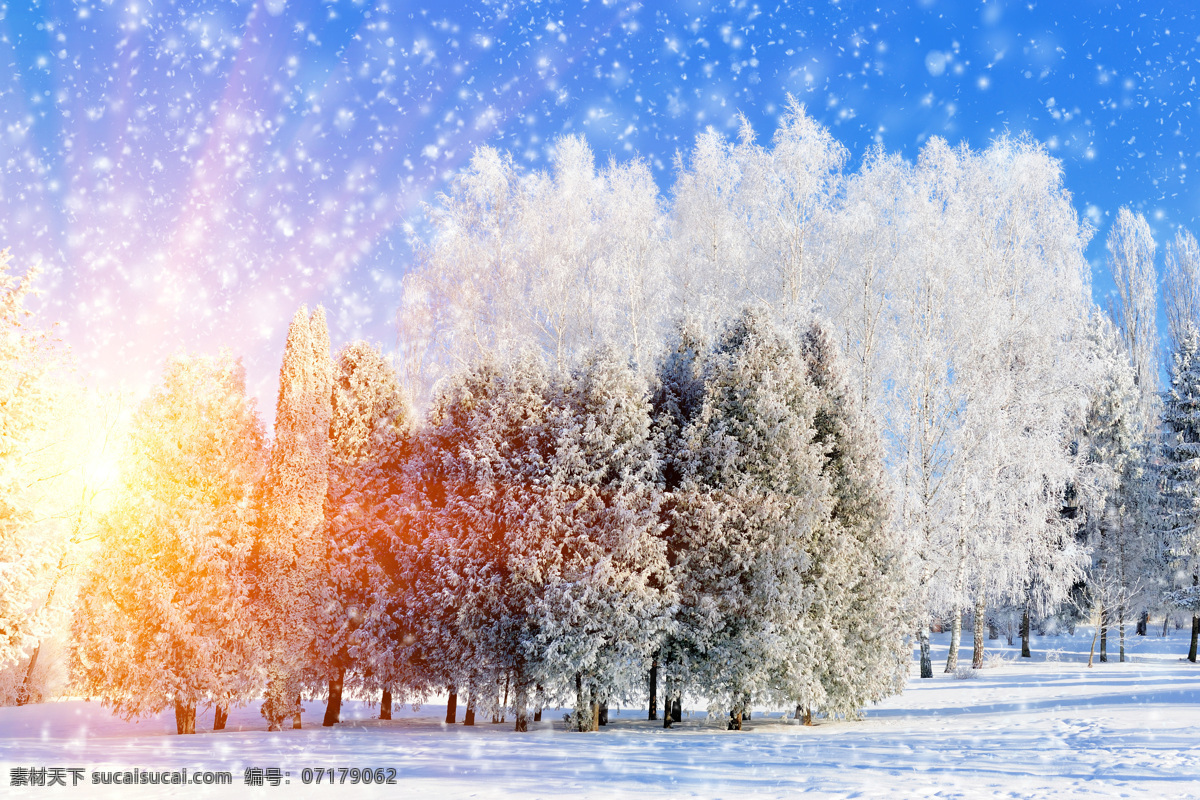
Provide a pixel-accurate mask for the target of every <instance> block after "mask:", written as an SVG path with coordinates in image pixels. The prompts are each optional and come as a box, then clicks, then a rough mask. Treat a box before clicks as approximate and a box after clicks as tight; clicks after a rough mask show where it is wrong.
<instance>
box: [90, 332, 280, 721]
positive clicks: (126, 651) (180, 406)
mask: <svg viewBox="0 0 1200 800" xmlns="http://www.w3.org/2000/svg"><path fill="white" fill-rule="evenodd" d="M263 467H264V442H263V433H262V426H261V424H260V422H259V421H258V418H257V416H256V414H255V409H254V401H253V400H252V399H250V398H248V397H247V396H246V392H245V378H244V374H243V371H242V368H241V365H240V363H237V362H234V361H233V360H232V358H231V357H230V356H228V355H222V356H220V357H218V358H215V359H203V358H178V359H174V360H172V361H171V362H169V363H168V365H167V370H166V374H165V376H164V380H163V385H162V386H161V387H160V388H159V389H158V390H157V391H156V392H155V394H154V395H153V396H152V397H150V399H148V400H147V401H146V402H145V403H144V404H143V405H142V406H141V408H140V409H139V410H138V412H137V414H136V415H135V417H134V419H133V421H132V424H131V430H130V433H129V440H128V445H127V448H126V453H125V455H124V458H123V460H122V468H121V488H120V490H119V493H118V497H117V499H116V501H115V503H114V504H113V506H112V508H111V510H110V511H109V513H108V514H107V515H106V517H105V518H104V520H103V523H102V531H101V535H102V541H103V546H102V548H101V551H100V553H99V554H98V556H97V557H96V559H95V561H94V563H93V564H92V565H91V569H90V571H89V573H88V577H87V579H86V581H85V583H84V586H83V588H82V590H81V593H80V599H79V605H78V609H77V612H76V616H75V622H74V635H75V641H76V647H75V653H74V674H75V680H76V683H77V685H78V687H79V689H80V690H81V691H82V692H84V693H86V694H88V695H94V696H99V697H101V698H103V700H104V702H105V703H106V704H108V705H111V706H112V707H113V708H115V709H116V710H117V712H118V713H120V714H122V715H123V716H126V717H129V718H134V717H144V716H148V715H152V714H155V713H157V712H159V711H161V710H162V709H163V708H165V707H167V706H168V705H170V704H172V703H173V704H174V706H175V716H176V722H177V729H178V731H179V733H195V723H196V705H197V703H201V702H210V703H213V704H214V705H216V706H217V707H218V709H227V708H228V707H229V705H230V704H235V703H239V702H242V701H244V700H246V699H248V698H249V697H250V696H251V694H252V693H254V692H256V691H257V689H258V688H259V686H260V685H261V684H260V683H259V676H260V673H259V671H258V664H259V655H260V654H259V652H258V650H257V647H256V644H257V642H258V641H259V639H258V636H257V635H256V627H257V626H256V621H255V619H254V614H253V609H252V606H251V599H250V592H251V583H252V580H253V578H252V575H251V574H250V572H249V571H248V569H247V566H248V565H247V561H248V559H249V557H250V553H251V548H252V546H253V544H254V541H255V537H256V521H257V520H256V514H257V512H256V506H255V493H256V491H257V486H258V481H259V480H260V478H261V476H262V471H263Z"/></svg>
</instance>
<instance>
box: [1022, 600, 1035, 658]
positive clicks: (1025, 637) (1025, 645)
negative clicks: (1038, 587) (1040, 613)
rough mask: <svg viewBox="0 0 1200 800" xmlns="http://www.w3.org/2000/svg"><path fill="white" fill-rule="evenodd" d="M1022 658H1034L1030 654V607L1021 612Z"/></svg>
mask: <svg viewBox="0 0 1200 800" xmlns="http://www.w3.org/2000/svg"><path fill="white" fill-rule="evenodd" d="M1021 658H1033V653H1031V652H1029V606H1026V607H1025V610H1024V611H1023V612H1021Z"/></svg>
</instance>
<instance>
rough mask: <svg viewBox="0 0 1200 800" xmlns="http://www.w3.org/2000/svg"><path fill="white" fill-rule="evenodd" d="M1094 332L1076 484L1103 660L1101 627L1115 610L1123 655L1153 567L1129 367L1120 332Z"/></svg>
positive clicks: (1146, 469)
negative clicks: (1096, 364)
mask: <svg viewBox="0 0 1200 800" xmlns="http://www.w3.org/2000/svg"><path fill="white" fill-rule="evenodd" d="M1093 338H1094V348H1095V354H1096V357H1097V358H1098V359H1099V361H1100V370H1101V377H1100V380H1099V381H1098V383H1097V386H1096V389H1095V392H1094V394H1093V397H1092V402H1091V404H1090V406H1089V409H1088V414H1087V417H1086V421H1085V424H1084V426H1083V428H1082V430H1081V432H1080V436H1079V442H1078V446H1079V455H1080V459H1081V461H1082V464H1081V468H1080V470H1079V474H1078V476H1077V479H1076V483H1075V486H1076V489H1077V494H1078V496H1079V506H1080V507H1081V508H1082V510H1083V514H1084V518H1085V521H1084V532H1085V533H1086V536H1087V541H1088V546H1089V548H1090V550H1091V556H1092V557H1091V565H1090V569H1089V571H1088V575H1087V590H1088V595H1089V599H1090V602H1091V606H1092V615H1093V618H1094V619H1095V621H1096V623H1097V634H1098V636H1099V641H1100V660H1101V661H1107V660H1108V653H1107V651H1108V639H1107V631H1108V627H1109V625H1110V624H1111V622H1112V621H1113V616H1114V614H1115V618H1116V622H1117V624H1118V626H1119V629H1120V634H1121V654H1120V657H1121V660H1122V661H1124V660H1125V635H1124V632H1125V624H1124V623H1125V620H1126V619H1127V618H1128V617H1129V615H1130V614H1131V613H1132V612H1133V611H1134V610H1136V608H1137V606H1138V604H1139V603H1140V601H1141V600H1142V598H1143V597H1144V596H1145V595H1146V594H1147V593H1149V592H1150V591H1151V590H1153V588H1154V586H1153V581H1154V578H1155V577H1156V573H1157V572H1158V570H1157V569H1156V566H1155V565H1156V561H1157V555H1158V552H1157V550H1158V547H1157V544H1158V542H1157V538H1156V537H1155V535H1154V533H1153V530H1152V528H1151V522H1152V519H1151V512H1152V511H1153V503H1152V498H1151V497H1150V496H1149V495H1150V492H1149V489H1151V488H1152V486H1151V485H1150V481H1151V477H1152V473H1151V470H1150V463H1149V460H1148V457H1149V451H1148V450H1147V448H1146V447H1145V439H1146V437H1145V432H1144V431H1143V430H1142V428H1141V422H1142V420H1141V417H1140V409H1139V400H1140V397H1139V393H1138V390H1137V385H1136V380H1135V373H1134V370H1133V365H1132V364H1131V363H1130V361H1129V357H1128V355H1127V353H1126V350H1125V347H1124V345H1123V343H1122V341H1121V339H1120V337H1119V336H1118V335H1117V333H1116V331H1115V330H1114V329H1113V328H1112V327H1111V326H1110V325H1108V324H1106V323H1105V322H1104V321H1103V320H1100V321H1098V322H1097V324H1096V327H1095V330H1094V332H1093Z"/></svg>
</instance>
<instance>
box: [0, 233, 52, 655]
mask: <svg viewBox="0 0 1200 800" xmlns="http://www.w3.org/2000/svg"><path fill="white" fill-rule="evenodd" d="M36 277H37V271H36V270H29V271H28V272H26V273H25V275H23V276H18V275H15V274H14V272H13V268H12V266H11V263H10V255H9V251H8V250H0V670H4V669H6V668H9V667H12V666H15V665H16V664H17V662H19V661H21V660H22V659H23V658H24V657H25V655H26V653H27V651H28V650H29V649H30V648H32V647H34V646H35V645H36V642H37V639H38V637H39V635H40V633H41V632H42V628H43V620H42V619H40V614H39V612H38V609H39V608H41V607H42V606H41V604H40V603H39V600H40V599H41V595H42V593H43V592H44V591H45V580H46V574H47V572H48V571H50V570H51V569H52V568H53V565H54V563H55V562H56V561H57V560H58V559H57V555H56V554H55V553H54V552H53V548H51V547H50V542H49V541H48V540H47V538H46V536H45V533H46V532H45V531H44V530H43V528H44V526H42V525H39V524H38V517H39V516H41V514H39V513H38V511H39V508H38V497H39V495H40V493H39V492H38V491H37V486H36V484H37V483H38V482H39V480H40V478H42V477H44V476H45V474H47V473H48V471H46V470H42V469H40V468H39V467H38V466H37V454H38V452H39V451H40V450H42V449H43V448H44V446H45V443H46V438H47V436H48V435H49V433H50V431H49V423H50V422H51V420H52V418H53V415H54V413H55V408H56V406H57V405H58V401H57V400H56V397H55V392H54V390H53V385H52V382H51V380H50V377H51V374H52V369H53V368H54V367H55V362H56V357H55V355H54V353H53V350H52V348H51V343H50V342H49V340H48V337H47V336H46V335H45V334H44V333H42V332H39V331H37V330H34V329H33V328H31V327H30V326H29V324H28V321H27V318H28V316H29V312H28V311H27V310H26V309H25V302H26V300H27V299H28V298H29V296H30V294H31V293H32V291H33V284H34V281H35V279H36Z"/></svg>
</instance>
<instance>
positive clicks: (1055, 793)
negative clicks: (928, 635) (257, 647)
mask: <svg viewBox="0 0 1200 800" xmlns="http://www.w3.org/2000/svg"><path fill="white" fill-rule="evenodd" d="M1160 630H1161V629H1159V630H1154V629H1153V628H1152V629H1151V635H1150V636H1148V637H1137V636H1133V635H1132V631H1130V634H1131V635H1130V636H1129V639H1128V649H1129V653H1130V654H1131V659H1132V660H1131V662H1130V663H1125V664H1120V663H1111V662H1110V663H1107V664H1100V663H1097V664H1096V665H1095V666H1094V667H1093V668H1092V669H1088V667H1087V666H1086V661H1087V654H1088V648H1089V646H1090V645H1091V641H1092V636H1091V631H1090V630H1089V629H1085V628H1080V629H1079V630H1078V631H1077V633H1076V635H1075V636H1061V637H1047V638H1042V639H1037V638H1035V640H1034V643H1033V646H1034V658H1033V659H1032V660H1029V661H1021V660H1020V659H1016V658H1015V656H1016V655H1017V654H1018V653H1019V649H1018V648H1019V644H1020V643H1019V641H1018V642H1017V643H1016V646H1015V647H1008V646H1006V645H1005V644H1004V640H1003V639H1001V640H999V641H988V642H987V644H988V646H989V647H988V652H989V657H990V658H991V660H992V662H996V661H999V660H1001V659H1003V663H1002V664H1001V665H1000V666H996V667H993V668H988V669H984V670H981V671H978V672H977V673H974V674H975V675H976V676H977V677H973V678H971V679H967V680H960V679H957V678H955V677H954V676H953V675H947V674H943V673H941V671H940V669H938V670H937V671H936V672H935V677H934V678H933V679H932V680H925V681H922V680H919V679H918V678H916V668H917V667H916V663H915V661H914V663H913V665H912V670H913V672H912V675H913V677H912V679H911V680H910V683H909V687H908V689H907V690H906V691H905V692H904V694H903V695H900V696H898V697H894V698H891V699H889V700H887V701H885V702H883V703H881V704H879V705H878V706H875V707H873V708H871V709H869V710H868V713H867V717H866V719H865V720H863V721H859V722H828V721H820V722H819V723H818V724H817V725H816V726H815V727H812V728H804V727H802V726H799V725H796V724H793V723H790V722H786V721H783V720H781V719H780V718H779V713H778V712H770V713H769V714H764V713H762V712H756V713H755V714H754V718H753V720H752V721H751V722H749V723H747V724H746V727H747V730H745V731H743V732H742V733H733V732H728V731H726V730H724V723H723V721H722V720H716V719H713V720H709V719H707V718H706V717H705V715H704V714H703V713H700V712H692V713H691V714H690V715H688V716H685V719H684V721H683V722H682V723H681V724H679V725H677V726H676V727H675V728H674V729H672V730H664V729H663V728H662V727H661V723H660V722H647V721H645V711H644V710H635V709H625V708H623V709H620V710H618V709H615V708H614V709H613V711H612V717H611V718H612V722H611V724H610V725H609V727H607V728H606V729H604V730H603V731H602V732H600V733H598V734H596V733H592V734H587V733H573V732H568V731H566V730H564V726H563V723H562V713H563V712H562V711H559V712H557V713H555V712H552V711H549V710H548V711H547V712H546V714H545V720H546V721H545V722H542V723H540V724H531V732H530V733H529V734H525V735H518V734H516V733H513V732H512V730H511V727H512V721H511V716H510V717H509V721H508V722H507V723H505V724H504V725H492V724H489V723H488V721H487V720H481V724H479V725H477V726H476V727H474V728H465V727H463V726H462V725H461V724H460V725H458V726H455V727H448V726H446V725H444V724H443V723H442V722H441V719H442V717H443V716H444V706H442V705H440V704H438V701H437V700H435V702H434V703H433V704H430V705H426V706H423V707H422V708H421V709H419V710H417V711H413V710H412V709H411V708H410V707H398V708H397V709H395V712H394V714H395V717H396V718H395V719H394V720H392V721H390V722H383V721H379V720H372V719H370V717H371V716H373V714H374V713H375V711H376V710H375V709H373V708H371V707H369V706H367V705H366V704H363V703H358V702H351V703H348V704H347V705H346V706H345V708H344V718H346V719H347V721H346V722H344V723H342V724H341V725H340V726H338V727H336V728H333V729H325V728H321V727H320V717H321V713H322V711H323V704H322V703H321V702H318V701H309V702H307V703H306V709H307V711H306V713H305V715H304V724H305V728H304V729H303V730H301V731H294V730H285V731H282V732H277V733H267V732H266V731H265V729H264V728H265V724H264V722H263V720H262V718H261V717H260V716H259V713H258V708H257V705H253V706H249V707H246V708H242V709H238V710H235V711H233V712H232V714H231V716H230V722H229V730H227V731H225V732H223V733H201V734H197V735H196V736H186V737H179V736H175V735H174V734H173V730H174V720H173V718H172V717H171V716H170V715H169V714H164V715H162V716H161V717H159V718H156V719H152V720H147V721H143V722H141V723H129V722H124V721H122V720H120V719H117V718H114V717H112V716H111V715H110V714H109V713H108V712H107V711H105V710H104V709H102V708H101V707H100V706H99V704H97V703H87V702H84V701H81V700H70V701H64V702H59V703H52V704H47V705H41V706H26V707H23V708H4V709H0V769H2V770H3V777H2V778H0V782H2V783H3V785H5V788H6V796H10V795H11V796H14V797H23V796H35V795H36V796H39V797H41V796H44V795H45V793H46V792H47V791H53V790H47V789H42V788H26V789H14V788H11V787H9V786H7V784H8V782H9V778H10V769H11V768H12V767H17V766H26V767H38V766H64V767H67V766H79V767H84V768H85V772H84V773H83V775H84V780H85V781H87V780H90V772H91V771H92V770H100V769H118V768H133V767H139V768H146V769H179V768H182V767H184V766H186V767H187V768H188V770H189V772H194V771H195V770H197V769H202V768H206V769H214V770H228V771H230V772H232V773H233V775H234V785H233V786H232V787H205V786H187V787H170V791H168V790H167V787H153V786H140V787H136V788H135V789H134V790H132V791H131V790H127V789H126V788H125V787H120V786H100V787H93V786H90V785H89V786H88V787H87V789H86V790H85V789H82V788H79V789H76V790H75V791H76V792H79V793H80V794H78V796H85V795H84V794H83V792H85V791H86V796H88V797H100V798H108V797H113V798H115V797H127V796H132V797H156V796H164V797H165V796H170V797H232V796H234V795H238V796H244V795H245V794H246V793H247V792H248V791H249V792H251V794H252V795H253V793H255V792H257V791H258V790H257V789H249V788H243V785H242V776H243V771H244V770H245V769H246V768H247V767H252V766H259V767H280V768H282V769H283V770H285V771H286V772H289V773H290V776H288V777H287V778H285V779H286V780H290V781H291V784H290V785H289V786H288V789H289V790H290V791H289V795H288V796H297V797H324V798H328V797H332V796H338V797H339V798H340V797H342V796H345V797H367V796H377V795H382V794H384V792H385V791H387V792H388V793H391V792H392V791H395V790H384V789H382V788H381V787H378V786H362V785H360V786H352V785H350V784H345V785H341V786H337V787H332V786H330V785H328V783H325V784H322V785H320V786H316V785H310V786H304V785H302V784H301V781H300V771H301V769H302V768H303V767H305V766H312V767H317V766H326V767H328V766H346V767H354V766H357V767H368V766H369V767H373V768H374V767H383V768H385V769H386V768H395V769H396V772H397V780H398V781H399V783H400V786H398V787H396V788H397V789H398V790H399V791H400V792H402V793H404V794H406V795H411V796H417V797H426V796H436V797H438V798H439V799H440V800H447V799H448V798H457V797H507V796H518V795H519V796H522V797H527V798H535V797H557V796H562V795H565V794H571V795H574V796H584V797H601V796H603V797H649V796H662V795H664V794H665V795H667V796H671V797H675V796H688V797H734V796H741V795H751V796H755V797H788V796H792V795H795V794H799V793H810V794H811V795H812V796H817V797H854V796H877V795H879V794H880V792H882V791H887V792H888V796H889V797H898V798H907V797H930V796H938V797H957V798H976V797H978V798H991V797H1021V798H1039V797H1121V796H1136V797H1164V798H1166V797H1195V796H1198V795H1200V748H1197V747H1196V744H1195V743H1196V742H1197V741H1200V714H1197V713H1196V712H1197V710H1198V708H1200V667H1198V666H1197V665H1194V664H1190V663H1188V662H1187V661H1184V660H1182V658H1181V654H1182V653H1184V652H1186V650H1187V633H1188V632H1187V631H1186V630H1179V631H1171V632H1170V634H1169V636H1168V637H1167V638H1165V639H1163V638H1160V637H1159V636H1158V635H1157V634H1158V633H1159V631H1160ZM1115 634H1116V632H1115V631H1113V632H1112V638H1111V639H1110V654H1111V655H1112V657H1113V658H1114V659H1115V658H1116V648H1117V643H1116V635H1115ZM947 638H948V637H947V635H945V634H940V635H939V634H935V635H934V640H935V648H934V655H935V658H936V657H937V656H938V655H939V654H940V655H941V657H942V659H943V660H944V658H945V653H946V645H947ZM965 644H967V645H968V646H969V640H968V641H967V642H965ZM1056 651H1057V652H1056ZM1055 659H1058V660H1055ZM936 663H937V662H936V661H935V664H936ZM939 666H940V665H939ZM459 718H460V719H461V709H460V713H459ZM211 722H212V712H211V710H209V711H208V713H207V714H206V715H203V716H202V718H200V719H198V721H197V728H198V729H203V728H206V727H211ZM67 780H68V783H69V782H70V776H69V773H68V778H67ZM81 786H82V784H81ZM263 791H264V792H265V793H266V794H274V793H276V792H278V790H277V789H272V788H271V787H269V786H268V787H264V789H263Z"/></svg>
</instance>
